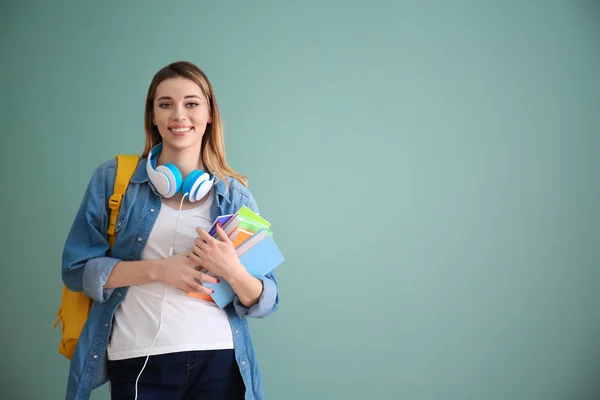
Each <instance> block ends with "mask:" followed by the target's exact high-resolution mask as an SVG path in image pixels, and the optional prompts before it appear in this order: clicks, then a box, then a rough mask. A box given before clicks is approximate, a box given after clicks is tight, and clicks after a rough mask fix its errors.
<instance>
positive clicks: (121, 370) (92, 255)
mask: <svg viewBox="0 0 600 400" xmlns="http://www.w3.org/2000/svg"><path fill="white" fill-rule="evenodd" d="M145 131H146V145H145V149H144V151H143V154H142V158H141V161H140V163H139V165H138V167H137V170H136V171H135V173H134V175H133V177H132V179H131V181H130V184H129V187H128V189H127V193H126V196H125V197H124V199H123V201H122V204H121V210H120V213H119V217H118V219H117V224H116V240H115V243H114V245H113V247H112V249H110V256H107V254H109V253H108V250H109V243H108V241H107V235H106V231H107V223H108V215H109V214H108V211H109V209H108V197H109V196H110V194H111V193H112V190H113V185H114V182H115V174H116V160H110V161H107V162H105V163H103V164H101V165H100V166H99V167H98V168H97V169H96V170H95V172H94V174H93V176H92V178H91V180H90V182H89V185H88V188H87V190H86V192H85V195H84V198H83V201H82V203H81V206H80V209H79V210H78V212H77V215H76V217H75V220H74V222H73V226H72V228H71V231H70V233H69V235H68V237H67V241H66V244H65V247H64V253H63V265H62V277H63V281H64V283H65V285H66V287H67V288H68V289H70V290H72V291H83V292H84V293H85V294H86V295H87V296H89V297H90V298H92V299H93V300H94V303H93V306H92V310H91V312H90V315H89V317H88V321H87V323H86V326H85V328H84V330H83V332H82V334H81V337H80V338H79V342H78V345H77V348H76V350H75V355H74V356H73V358H72V360H71V366H70V373H69V380H68V386H67V396H66V398H67V399H78V400H79V399H88V398H89V396H90V393H91V391H92V389H94V388H96V387H98V386H100V385H102V384H104V383H105V382H107V380H108V381H109V382H110V383H109V385H110V393H111V399H112V400H118V399H137V398H139V399H140V400H152V399H161V400H170V399H214V400H217V399H262V398H263V397H264V395H263V389H262V381H261V376H260V372H259V368H258V363H257V359H256V355H255V352H254V348H253V346H252V340H251V337H250V332H249V328H248V322H247V318H264V317H266V316H268V315H270V314H271V313H273V312H274V311H275V310H276V309H277V308H278V306H279V294H278V287H277V281H276V279H275V276H274V275H273V274H272V273H271V274H268V275H267V276H266V277H264V278H261V279H258V278H255V277H253V276H251V275H250V274H249V273H248V272H247V271H246V270H245V268H244V267H243V265H242V264H241V263H240V260H239V258H238V257H237V254H236V251H235V249H234V246H233V244H232V243H231V241H230V240H229V239H228V238H227V235H225V233H224V232H223V230H222V229H221V228H220V227H218V228H217V234H218V236H219V238H220V239H221V240H217V239H216V238H214V237H212V236H210V235H209V234H208V233H207V230H209V228H210V226H211V225H212V222H213V221H214V219H215V218H216V217H217V216H219V215H224V214H232V213H234V212H236V211H237V210H238V209H239V208H240V207H242V206H244V205H245V206H247V207H249V208H250V209H252V210H253V211H255V212H258V208H257V205H256V202H255V200H254V197H253V196H252V194H251V193H250V192H249V191H248V189H247V183H246V179H245V178H244V177H243V176H241V175H240V174H238V173H236V172H235V171H233V170H232V169H231V168H230V167H229V166H228V164H227V162H226V160H225V150H224V139H223V128H222V123H221V119H220V115H219V109H218V107H217V102H216V99H215V95H214V93H213V88H212V85H211V83H210V82H209V80H208V78H207V77H206V76H205V74H204V73H203V72H202V71H201V70H200V69H199V68H198V67H196V66H195V65H193V64H191V63H189V62H176V63H173V64H170V65H168V66H166V67H164V68H163V69H161V70H160V71H158V73H157V74H156V75H155V76H154V79H153V80H152V82H151V84H150V87H149V90H148V95H147V99H146V109H145ZM220 279H224V280H226V281H227V282H228V283H229V284H230V285H231V287H232V288H233V290H234V292H235V297H234V300H233V302H232V303H231V304H229V305H228V306H227V307H225V308H224V309H220V308H219V307H217V306H216V305H215V304H214V302H212V301H211V298H210V296H209V295H210V293H211V289H209V288H208V287H205V286H204V285H203V284H202V283H203V282H211V283H217V282H219V281H220ZM189 293H194V294H196V296H189V295H188V294H189Z"/></svg>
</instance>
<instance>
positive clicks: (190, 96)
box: [156, 94, 204, 101]
mask: <svg viewBox="0 0 600 400" xmlns="http://www.w3.org/2000/svg"><path fill="white" fill-rule="evenodd" d="M192 98H196V99H198V100H204V99H203V98H202V97H200V96H198V95H195V94H188V95H187V96H185V97H184V99H192ZM159 100H173V98H172V97H171V96H162V97H159V98H158V99H156V101H159Z"/></svg>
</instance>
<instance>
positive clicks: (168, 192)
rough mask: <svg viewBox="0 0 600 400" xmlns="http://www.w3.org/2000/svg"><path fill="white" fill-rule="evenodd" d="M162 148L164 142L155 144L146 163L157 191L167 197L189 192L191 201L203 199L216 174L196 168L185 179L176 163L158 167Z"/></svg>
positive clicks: (188, 195)
mask: <svg viewBox="0 0 600 400" xmlns="http://www.w3.org/2000/svg"><path fill="white" fill-rule="evenodd" d="M161 149H162V143H159V144H157V145H156V146H154V147H153V148H152V150H150V153H149V154H148V162H147V163H146V172H147V173H148V177H149V178H150V182H152V184H153V185H154V188H155V189H156V191H157V192H158V193H159V194H160V195H161V196H162V197H165V198H169V197H173V196H174V195H175V194H177V193H179V191H181V192H182V193H183V194H184V195H186V194H187V198H188V200H189V201H191V202H194V201H198V200H201V199H202V198H203V197H204V196H206V194H207V193H208V192H209V191H210V189H211V188H212V187H213V184H214V182H215V177H214V175H211V174H209V173H208V172H204V171H202V170H199V169H196V170H193V171H192V172H190V174H189V175H188V176H187V178H185V181H183V179H182V177H181V172H180V171H179V170H178V169H177V167H176V166H175V165H173V164H164V165H159V166H158V167H156V162H157V160H158V155H159V154H160V151H161ZM182 181H183V182H182Z"/></svg>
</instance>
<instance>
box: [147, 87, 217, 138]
mask: <svg viewBox="0 0 600 400" xmlns="http://www.w3.org/2000/svg"><path fill="white" fill-rule="evenodd" d="M152 114H153V116H152V123H153V124H154V125H156V127H157V128H158V132H159V133H160V136H161V137H162V141H163V146H166V147H170V148H172V149H174V150H183V149H187V148H191V147H196V148H198V150H199V149H200V146H201V144H202V136H203V135H204V131H205V130H206V125H207V124H209V123H211V116H210V110H209V105H208V102H207V99H206V97H205V96H204V93H203V92H202V89H201V88H200V86H198V85H197V84H196V83H195V82H193V81H191V80H189V79H186V78H183V77H177V78H169V79H165V80H164V81H162V82H161V83H160V84H159V85H158V86H157V87H156V95H155V97H154V104H153V113H152Z"/></svg>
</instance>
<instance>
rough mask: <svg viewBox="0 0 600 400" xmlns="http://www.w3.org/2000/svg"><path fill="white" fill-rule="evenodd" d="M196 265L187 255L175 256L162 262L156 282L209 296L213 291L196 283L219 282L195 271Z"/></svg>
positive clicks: (212, 277)
mask: <svg viewBox="0 0 600 400" xmlns="http://www.w3.org/2000/svg"><path fill="white" fill-rule="evenodd" d="M196 267H198V265H196V263H195V262H193V261H192V260H191V259H190V258H189V257H188V255H187V254H176V255H174V256H171V257H169V258H166V259H164V260H162V262H161V263H160V265H159V268H158V270H157V277H156V280H157V281H160V282H162V283H164V284H165V285H169V286H173V287H176V288H178V289H182V290H185V291H186V292H189V293H191V292H195V293H206V294H211V293H213V292H214V290H212V289H210V288H207V287H204V286H202V285H201V284H200V283H198V281H203V282H211V283H218V282H219V280H218V279H217V278H215V277H214V276H210V275H208V274H205V273H203V272H201V271H198V270H197V269H196Z"/></svg>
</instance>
